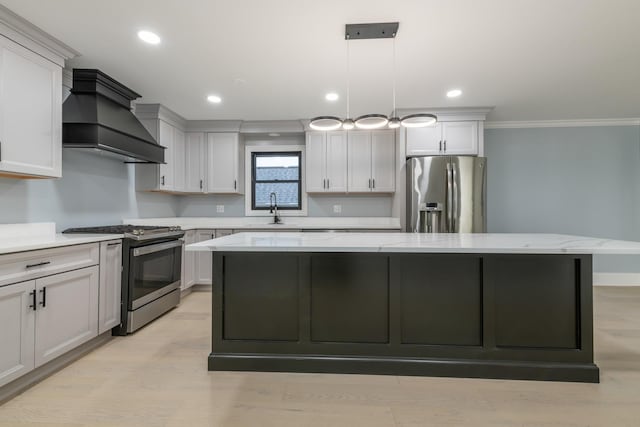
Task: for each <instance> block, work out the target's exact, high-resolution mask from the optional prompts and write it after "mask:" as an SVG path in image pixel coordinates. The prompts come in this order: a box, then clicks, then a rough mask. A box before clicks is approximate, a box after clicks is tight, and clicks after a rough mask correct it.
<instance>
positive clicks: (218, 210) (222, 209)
mask: <svg viewBox="0 0 640 427" xmlns="http://www.w3.org/2000/svg"><path fill="white" fill-rule="evenodd" d="M216 212H218V213H224V205H216Z"/></svg>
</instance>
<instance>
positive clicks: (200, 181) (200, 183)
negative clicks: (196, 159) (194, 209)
mask: <svg viewBox="0 0 640 427" xmlns="http://www.w3.org/2000/svg"><path fill="white" fill-rule="evenodd" d="M200 189H201V190H202V180H200Z"/></svg>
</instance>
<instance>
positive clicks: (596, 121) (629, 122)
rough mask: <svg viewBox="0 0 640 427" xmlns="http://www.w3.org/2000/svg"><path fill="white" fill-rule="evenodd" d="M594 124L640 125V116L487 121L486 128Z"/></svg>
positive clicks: (558, 126)
mask: <svg viewBox="0 0 640 427" xmlns="http://www.w3.org/2000/svg"><path fill="white" fill-rule="evenodd" d="M594 126H640V118H627V119H577V120H529V121H504V122H485V123H484V128H485V129H533V128H570V127H594Z"/></svg>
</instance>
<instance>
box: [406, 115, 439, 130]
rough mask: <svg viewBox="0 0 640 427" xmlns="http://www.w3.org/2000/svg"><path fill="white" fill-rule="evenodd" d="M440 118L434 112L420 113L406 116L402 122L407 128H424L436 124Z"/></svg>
mask: <svg viewBox="0 0 640 427" xmlns="http://www.w3.org/2000/svg"><path fill="white" fill-rule="evenodd" d="M436 121H438V118H437V117H436V116H434V115H433V114H427V113H419V114H410V115H408V116H404V117H403V118H402V120H401V121H400V123H401V124H402V126H404V127H406V128H422V127H426V126H431V125H434V124H435V123H436Z"/></svg>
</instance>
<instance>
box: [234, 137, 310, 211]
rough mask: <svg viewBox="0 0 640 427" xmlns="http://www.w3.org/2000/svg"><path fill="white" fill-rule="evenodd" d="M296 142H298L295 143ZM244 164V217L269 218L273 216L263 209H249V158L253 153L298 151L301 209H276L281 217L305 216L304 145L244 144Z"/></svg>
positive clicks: (250, 192) (251, 197)
mask: <svg viewBox="0 0 640 427" xmlns="http://www.w3.org/2000/svg"><path fill="white" fill-rule="evenodd" d="M296 142H298V141H296ZM244 151H245V162H244V171H243V176H244V189H245V192H244V195H245V197H244V214H245V216H254V217H258V216H261V217H270V216H272V215H273V214H270V213H269V210H268V209H267V210H265V209H251V207H252V206H251V205H252V203H251V201H252V199H253V197H254V196H253V193H252V191H253V185H252V180H251V175H252V168H251V158H252V153H253V152H261V153H267V152H273V153H282V152H291V151H296V152H297V151H299V152H300V154H301V158H300V178H301V180H300V191H301V198H300V202H301V209H300V210H293V209H285V210H280V209H279V208H278V212H279V214H280V216H281V217H296V216H307V212H308V195H307V191H306V176H305V175H306V147H305V145H304V143H302V144H295V145H294V144H291V145H289V144H287V145H284V144H282V145H281V144H277V143H273V142H272V141H252V142H251V144H246V145H245V148H244Z"/></svg>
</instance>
